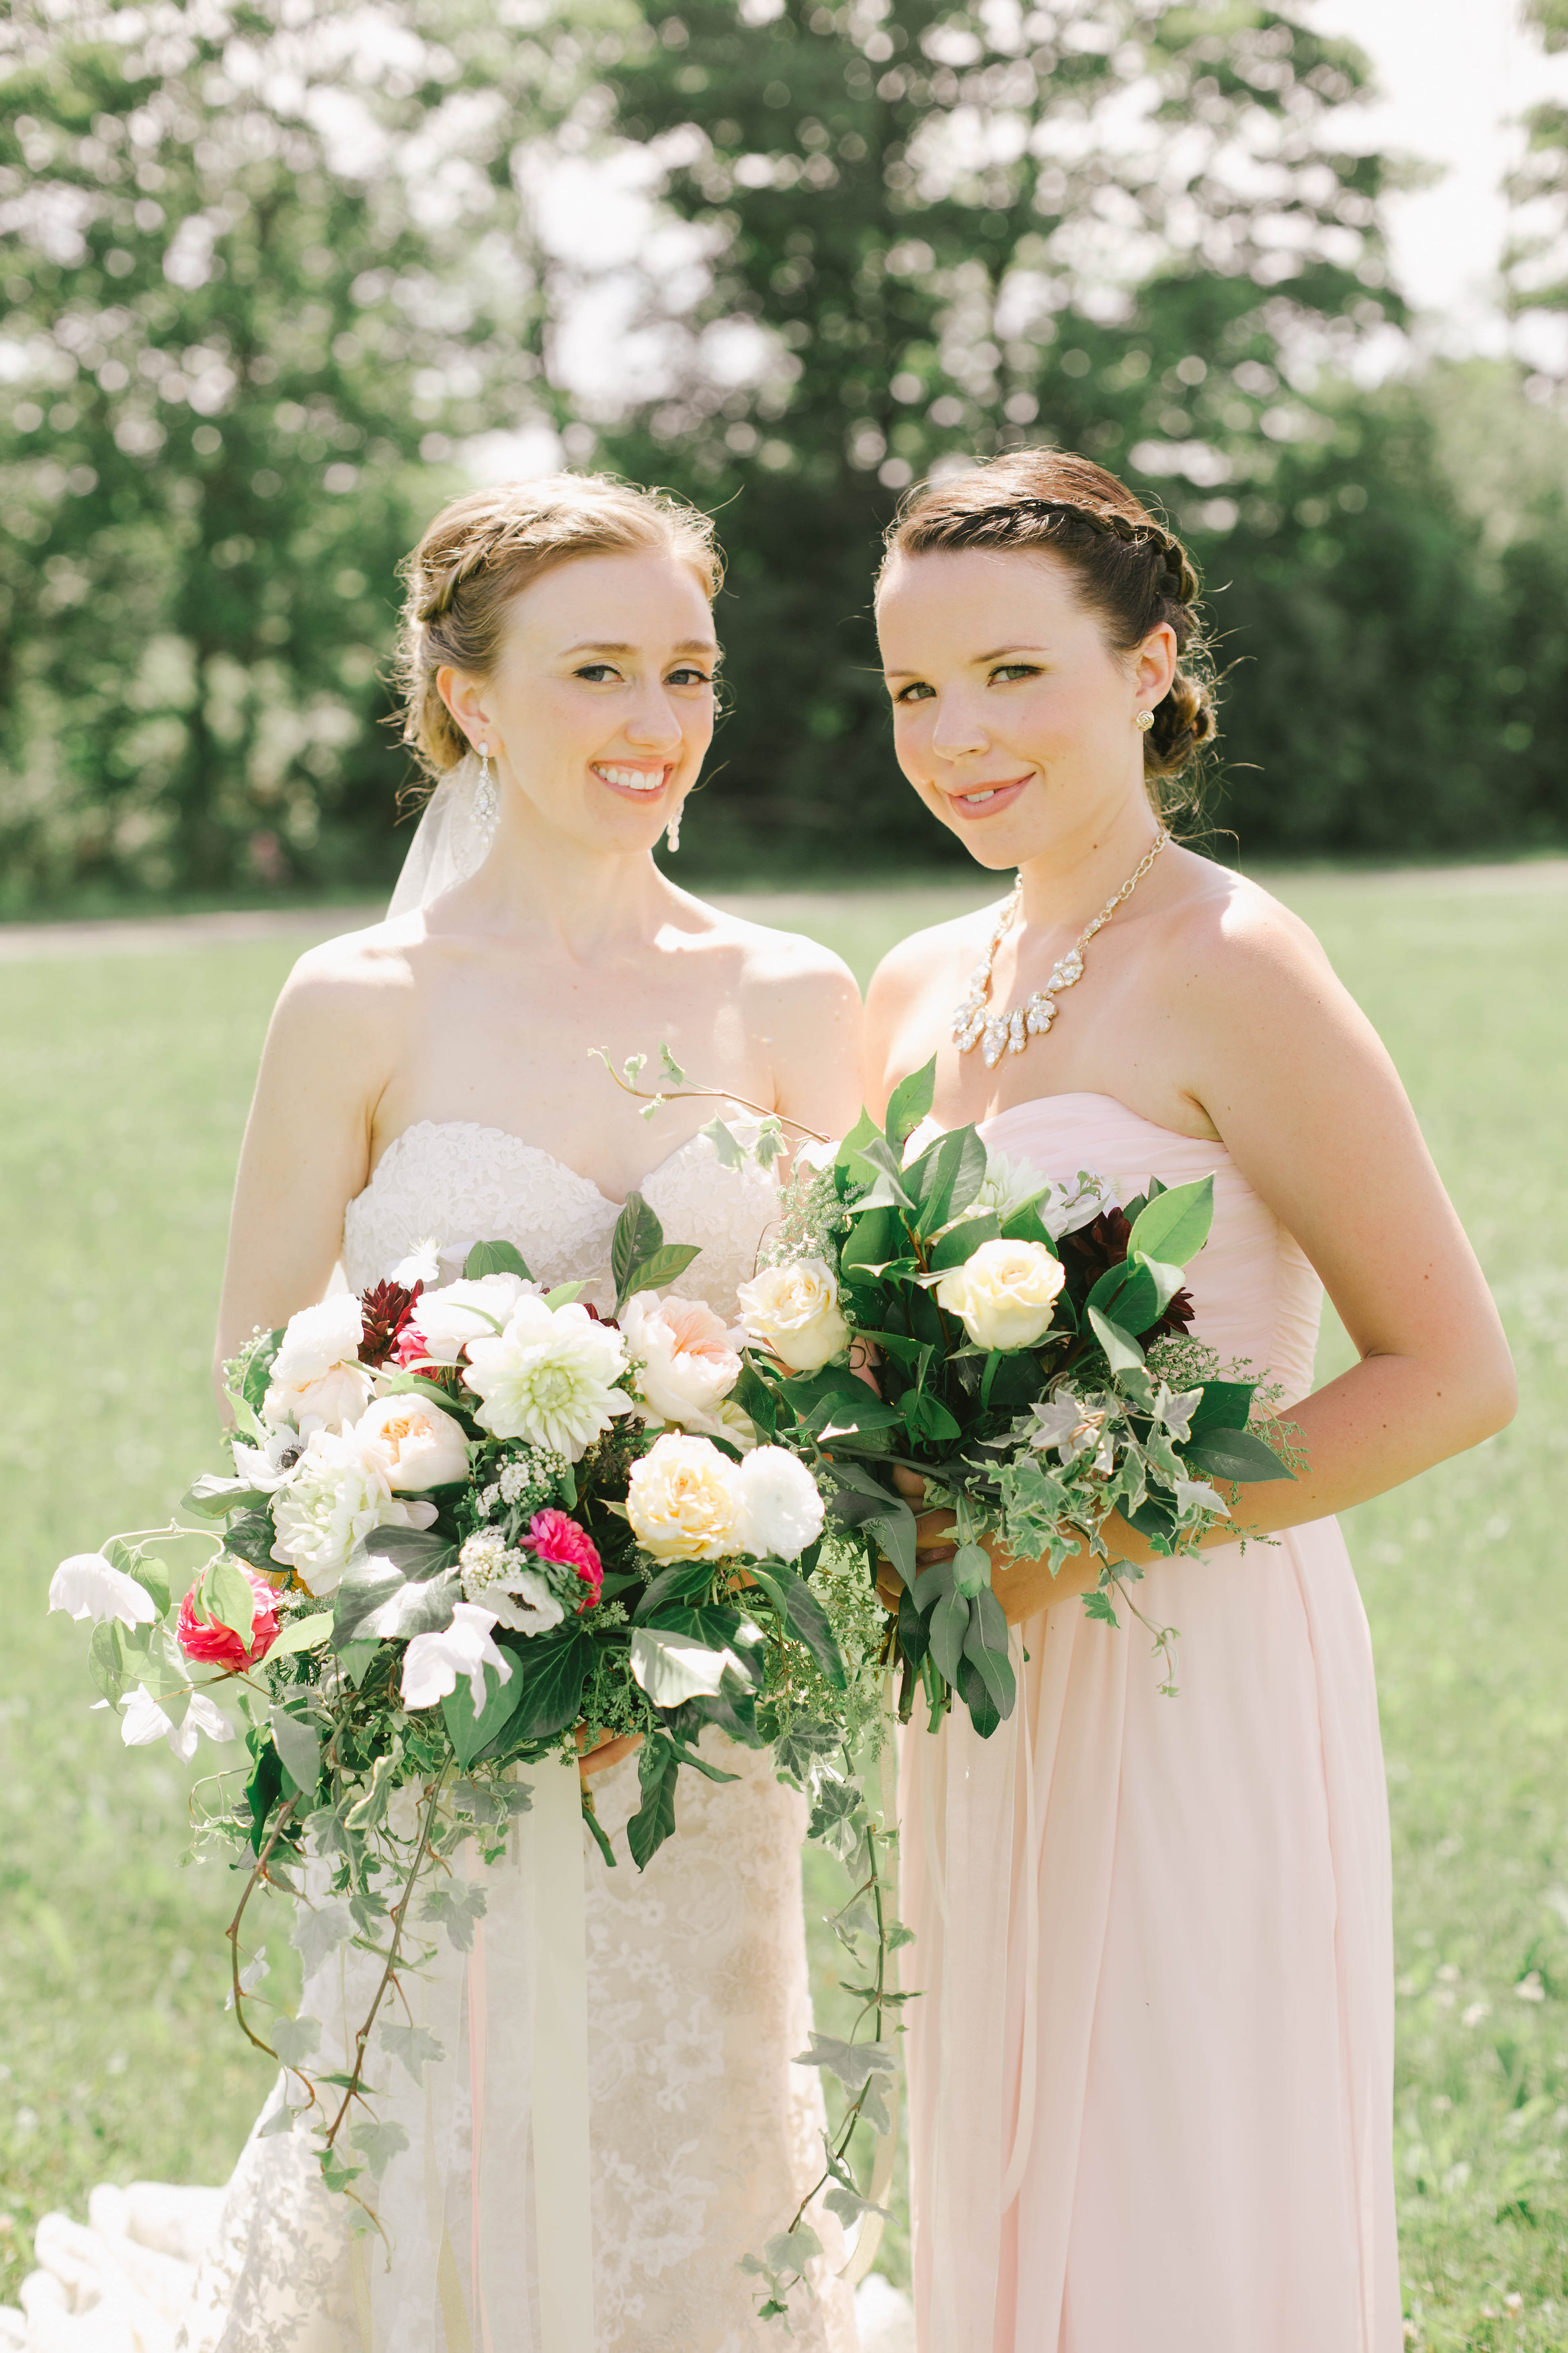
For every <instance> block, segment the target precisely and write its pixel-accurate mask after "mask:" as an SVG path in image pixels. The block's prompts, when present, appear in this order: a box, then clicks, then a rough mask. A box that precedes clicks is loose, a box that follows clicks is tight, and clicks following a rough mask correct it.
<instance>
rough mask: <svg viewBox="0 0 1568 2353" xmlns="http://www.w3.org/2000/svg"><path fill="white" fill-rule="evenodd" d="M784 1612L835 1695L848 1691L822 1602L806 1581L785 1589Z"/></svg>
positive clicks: (798, 1580) (797, 1580)
mask: <svg viewBox="0 0 1568 2353" xmlns="http://www.w3.org/2000/svg"><path fill="white" fill-rule="evenodd" d="M784 1608H785V1611H786V1613H787V1615H788V1618H789V1622H790V1625H791V1627H792V1628H793V1629H794V1630H795V1633H797V1634H798V1635H799V1636H800V1639H801V1641H803V1642H804V1643H805V1647H806V1649H807V1650H808V1651H810V1652H811V1655H812V1657H813V1658H814V1659H815V1660H816V1663H817V1665H818V1666H819V1667H820V1668H821V1669H822V1672H823V1673H824V1674H825V1675H826V1678H827V1681H828V1682H829V1683H831V1684H832V1686H833V1688H834V1690H835V1691H847V1689H848V1687H849V1677H848V1675H847V1672H846V1671H845V1665H844V1661H843V1658H842V1656H841V1655H840V1652H839V1649H838V1644H837V1641H835V1640H834V1635H833V1629H832V1627H831V1626H830V1625H829V1624H828V1622H827V1615H826V1611H825V1610H824V1609H823V1607H822V1604H821V1602H820V1601H819V1600H818V1599H817V1598H816V1594H815V1593H814V1592H813V1591H812V1589H811V1588H810V1586H809V1585H807V1583H806V1581H805V1578H804V1577H791V1579H790V1581H789V1583H788V1584H787V1585H786V1586H785V1587H784Z"/></svg>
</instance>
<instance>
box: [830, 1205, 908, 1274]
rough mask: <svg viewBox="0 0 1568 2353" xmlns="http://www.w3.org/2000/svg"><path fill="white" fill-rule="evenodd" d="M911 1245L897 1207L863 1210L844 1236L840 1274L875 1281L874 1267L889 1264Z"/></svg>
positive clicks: (839, 1258) (839, 1266) (840, 1258)
mask: <svg viewBox="0 0 1568 2353" xmlns="http://www.w3.org/2000/svg"><path fill="white" fill-rule="evenodd" d="M908 1248H909V1241H908V1238H907V1236H906V1235H905V1232H904V1228H903V1222H902V1220H901V1219H900V1216H899V1213H898V1211H897V1210H896V1209H890V1208H886V1207H883V1206H880V1205H879V1207H878V1208H874V1209H862V1210H861V1211H860V1212H859V1213H858V1216H857V1217H856V1219H855V1222H854V1224H853V1225H852V1226H851V1227H850V1229H849V1231H848V1232H847V1235H846V1236H845V1238H844V1242H843V1246H842V1248H841V1249H840V1250H839V1253H838V1271H839V1275H840V1277H841V1278H842V1279H843V1280H844V1281H845V1282H848V1281H850V1280H851V1278H856V1279H858V1280H861V1281H872V1280H875V1278H874V1277H873V1276H872V1275H871V1269H872V1268H873V1267H881V1266H886V1265H887V1264H888V1263H889V1261H890V1260H894V1259H897V1258H898V1256H899V1255H900V1251H903V1250H907V1249H908Z"/></svg>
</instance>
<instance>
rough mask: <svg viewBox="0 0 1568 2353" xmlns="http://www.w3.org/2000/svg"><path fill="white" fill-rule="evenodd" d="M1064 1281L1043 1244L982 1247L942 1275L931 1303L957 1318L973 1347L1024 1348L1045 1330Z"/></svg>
mask: <svg viewBox="0 0 1568 2353" xmlns="http://www.w3.org/2000/svg"><path fill="white" fill-rule="evenodd" d="M1066 1279H1067V1278H1066V1275H1065V1273H1064V1272H1063V1269H1062V1262H1061V1261H1060V1259H1058V1258H1054V1257H1053V1256H1052V1254H1051V1252H1050V1251H1049V1250H1047V1248H1046V1246H1045V1244H1044V1242H1007V1241H994V1242H982V1243H981V1245H980V1248H979V1249H978V1250H976V1251H975V1252H974V1254H973V1257H971V1258H968V1259H966V1260H965V1261H964V1262H963V1265H962V1266H952V1267H949V1268H948V1270H947V1271H946V1273H945V1274H943V1275H942V1278H941V1280H940V1282H938V1283H937V1286H936V1296H937V1304H938V1305H939V1306H941V1307H944V1308H945V1309H946V1310H947V1312H948V1314H951V1315H958V1316H961V1317H962V1318H963V1328H964V1330H965V1331H966V1332H967V1333H968V1335H969V1336H970V1338H971V1339H972V1340H973V1343H974V1345H975V1346H976V1347H977V1348H1030V1347H1033V1345H1034V1344H1035V1342H1036V1341H1037V1340H1038V1339H1041V1338H1043V1336H1044V1335H1045V1334H1046V1333H1047V1331H1048V1330H1049V1328H1050V1322H1051V1317H1052V1315H1053V1314H1054V1313H1055V1311H1056V1303H1057V1294H1058V1292H1059V1291H1060V1289H1061V1287H1062V1284H1063V1282H1065V1281H1066Z"/></svg>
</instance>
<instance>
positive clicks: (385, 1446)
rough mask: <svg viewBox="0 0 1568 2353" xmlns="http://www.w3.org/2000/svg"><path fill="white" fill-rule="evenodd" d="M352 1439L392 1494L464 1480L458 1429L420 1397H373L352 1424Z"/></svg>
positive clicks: (464, 1443)
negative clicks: (379, 1466) (375, 1463)
mask: <svg viewBox="0 0 1568 2353" xmlns="http://www.w3.org/2000/svg"><path fill="white" fill-rule="evenodd" d="M353 1437H354V1440H355V1441H356V1443H357V1444H358V1445H360V1446H362V1447H363V1448H364V1449H365V1450H366V1451H367V1452H369V1453H373V1454H374V1455H376V1456H377V1457H378V1458H379V1459H380V1461H382V1462H383V1463H384V1466H385V1470H386V1478H387V1483H388V1485H389V1486H390V1487H391V1488H392V1490H393V1493H395V1494H397V1493H402V1494H409V1493H415V1494H416V1493H418V1492H419V1491H420V1489H421V1488H425V1487H444V1486H446V1485H447V1484H448V1483H449V1482H451V1481H452V1480H454V1479H466V1478H467V1477H468V1440H467V1439H466V1438H465V1437H464V1436H463V1432H462V1429H461V1426H460V1424H459V1423H458V1422H456V1421H455V1420H454V1419H453V1418H452V1416H451V1415H450V1414H449V1413H443V1412H442V1410H441V1409H440V1407H439V1406H438V1405H433V1404H431V1403H430V1402H429V1401H428V1400H427V1399H426V1398H420V1397H387V1398H378V1399H377V1401H376V1403H375V1404H374V1405H373V1406H372V1407H371V1409H370V1411H369V1412H368V1413H367V1414H364V1415H363V1416H362V1418H361V1419H359V1420H358V1421H357V1422H356V1423H355V1424H354V1428H353Z"/></svg>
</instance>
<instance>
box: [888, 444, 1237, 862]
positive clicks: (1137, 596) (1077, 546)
mask: <svg viewBox="0 0 1568 2353" xmlns="http://www.w3.org/2000/svg"><path fill="white" fill-rule="evenodd" d="M960 547H984V548H995V549H999V550H1005V551H1009V552H1012V551H1016V552H1017V553H1019V554H1034V553H1039V554H1049V555H1054V556H1055V557H1056V558H1057V559H1058V562H1059V563H1062V564H1065V565H1067V566H1068V570H1069V571H1070V572H1071V573H1072V574H1073V575H1074V578H1075V580H1076V582H1077V585H1078V591H1079V596H1081V597H1082V599H1083V601H1084V603H1085V604H1086V605H1087V606H1089V608H1090V609H1091V610H1092V611H1094V612H1096V613H1098V614H1100V617H1101V618H1102V619H1103V620H1104V621H1105V622H1106V624H1107V626H1108V628H1109V631H1110V642H1111V644H1112V645H1113V646H1114V647H1115V649H1116V650H1117V651H1118V653H1131V651H1132V649H1133V648H1134V647H1135V646H1140V645H1142V642H1143V640H1144V638H1146V637H1147V636H1148V635H1149V632H1150V630H1151V629H1154V628H1159V626H1160V624H1161V623H1162V622H1168V623H1169V624H1170V627H1171V628H1172V631H1173V634H1174V637H1175V640H1176V646H1177V650H1178V652H1179V653H1180V655H1181V657H1182V666H1181V668H1180V669H1178V670H1177V672H1176V675H1175V677H1174V679H1173V681H1172V683H1171V691H1170V692H1169V693H1168V694H1167V695H1166V696H1165V698H1164V700H1163V702H1159V703H1157V704H1156V705H1155V709H1154V724H1153V725H1152V728H1151V729H1150V730H1149V733H1147V735H1145V737H1144V738H1143V774H1144V779H1145V782H1146V783H1147V785H1148V787H1149V797H1150V798H1151V800H1152V802H1153V804H1154V807H1155V808H1156V810H1157V811H1158V813H1159V814H1160V815H1161V816H1162V817H1163V818H1170V817H1173V816H1174V815H1176V814H1177V812H1178V811H1179V810H1181V809H1182V808H1184V807H1189V806H1191V805H1192V803H1193V802H1194V800H1195V797H1196V793H1195V779H1194V768H1195V765H1196V762H1197V757H1198V754H1199V753H1200V752H1201V750H1202V748H1203V746H1204V745H1205V744H1208V743H1210V742H1212V740H1213V738H1214V736H1215V732H1216V722H1215V706H1214V684H1213V670H1212V668H1211V666H1210V663H1209V659H1208V654H1207V649H1206V648H1205V643H1204V637H1203V629H1202V625H1201V622H1200V619H1199V616H1198V611H1197V598H1198V576H1197V574H1196V572H1195V571H1194V567H1193V562H1192V558H1191V557H1190V556H1189V555H1188V554H1187V552H1186V549H1185V548H1184V546H1183V545H1182V543H1181V541H1180V540H1179V539H1177V537H1176V536H1175V534H1174V533H1173V532H1171V531H1168V530H1167V529H1166V528H1165V526H1164V524H1163V522H1159V521H1158V520H1157V519H1156V517H1154V516H1153V515H1152V514H1151V513H1150V512H1149V510H1148V508H1147V507H1145V506H1144V505H1143V504H1142V501H1140V500H1138V499H1137V498H1135V497H1134V496H1133V494H1132V492H1131V491H1130V490H1129V489H1128V487H1127V485H1126V483H1125V482H1119V481H1118V480H1117V479H1116V476H1115V475H1114V474H1108V473H1107V472H1106V470H1105V468H1104V467H1103V466H1097V465H1095V464H1094V462H1093V460H1092V459H1089V458H1079V457H1076V456H1075V455H1074V454H1073V453H1072V451H1071V450H1068V449H1010V450H1008V451H1007V452H1006V454H1005V456H1003V457H1000V458H992V459H987V460H985V461H984V462H983V463H981V464H980V465H978V466H975V467H973V468H972V469H971V470H969V471H968V472H967V473H963V474H958V475H951V476H949V477H947V478H946V479H945V480H942V481H936V482H920V483H917V484H916V486H915V488H914V489H913V490H912V491H910V492H909V494H908V496H907V497H906V498H905V499H904V500H903V501H902V503H901V505H900V509H899V512H898V516H897V518H896V520H895V521H894V522H893V524H892V526H891V528H890V529H889V533H888V535H887V550H888V552H887V556H886V558H885V559H884V564H883V570H884V571H886V569H887V565H888V564H889V563H890V562H891V561H892V559H893V558H894V557H895V556H898V555H921V554H926V553H927V552H928V551H930V550H932V549H936V548H960Z"/></svg>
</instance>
